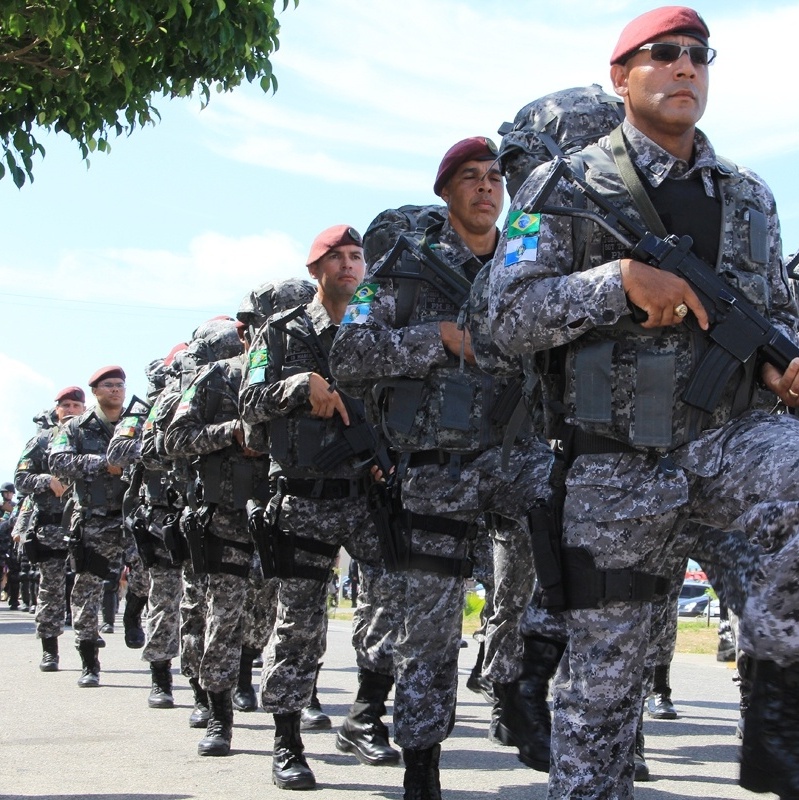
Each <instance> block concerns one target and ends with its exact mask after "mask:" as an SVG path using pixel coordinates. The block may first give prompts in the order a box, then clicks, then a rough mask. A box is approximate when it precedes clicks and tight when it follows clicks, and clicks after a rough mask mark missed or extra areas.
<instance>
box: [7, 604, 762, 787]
mask: <svg viewBox="0 0 799 800" xmlns="http://www.w3.org/2000/svg"><path fill="white" fill-rule="evenodd" d="M120 621H121V620H120ZM117 630H118V631H120V632H118V633H115V634H109V635H107V636H106V637H105V638H106V640H107V647H106V648H105V649H104V650H101V651H100V653H101V656H100V660H101V662H102V667H103V669H102V674H101V683H102V685H101V687H100V688H98V689H80V688H78V686H77V685H76V681H77V678H78V677H79V675H80V660H79V658H78V654H77V652H76V651H75V650H74V649H73V647H72V643H73V636H72V632H71V630H70V629H67V631H66V633H65V635H64V636H63V637H62V638H61V640H60V642H61V670H60V671H59V672H57V673H42V672H40V671H39V669H38V662H39V659H40V656H41V651H40V646H39V642H38V641H37V640H36V638H35V632H34V625H33V618H32V616H31V615H30V614H23V613H21V612H19V611H10V610H9V609H8V608H7V606H6V604H5V603H3V604H2V607H0V676H1V677H2V680H0V723H1V724H0V798H9V799H12V798H13V800H21V799H22V798H26V799H27V798H50V800H67V798H92V799H94V798H104V799H105V798H107V799H108V800H184V798H185V800H189V798H191V799H194V798H197V799H198V800H220V798H225V800H269V798H282V800H285V798H286V797H287V796H288V792H286V791H285V790H283V791H281V790H279V789H277V788H276V787H275V786H274V785H273V784H272V781H271V762H272V759H271V746H272V738H273V727H272V719H271V716H269V715H267V714H265V713H263V712H261V711H258V712H253V713H249V714H244V713H240V712H236V721H235V727H234V732H233V750H232V752H231V755H230V756H228V757H226V758H209V757H199V756H198V755H197V750H196V748H197V741H198V740H199V739H200V738H201V736H202V732H201V731H197V730H193V729H191V728H189V726H188V717H189V713H190V710H191V707H192V695H191V689H190V688H189V686H188V682H187V681H186V679H185V678H184V677H183V676H181V675H178V674H175V676H174V680H175V701H176V707H175V708H174V709H168V710H154V709H150V708H148V707H147V695H148V692H149V673H148V671H147V666H146V664H144V662H142V661H141V660H140V658H139V653H138V652H137V651H133V650H128V649H127V648H126V647H125V644H124V641H123V638H122V634H121V626H117ZM476 654H477V646H476V643H474V642H470V644H469V646H468V647H466V648H464V649H462V650H461V656H460V691H459V697H458V700H459V702H458V715H457V723H456V725H455V729H454V731H453V733H452V735H451V736H450V738H449V739H448V740H447V741H446V742H445V743H444V745H443V747H442V757H441V783H442V787H443V790H442V795H443V798H444V800H485V799H486V798H497V797H501V798H503V800H544V798H545V797H546V776H545V775H542V774H541V773H537V772H533V771H532V770H530V769H528V768H526V767H525V766H524V765H522V764H521V763H520V762H519V761H518V759H517V758H516V756H515V754H514V751H513V750H511V749H508V748H503V747H501V746H497V745H493V744H491V743H490V742H489V741H488V739H487V737H486V732H487V728H488V719H489V706H488V704H487V703H486V702H485V701H484V700H483V699H482V697H480V696H479V695H476V694H473V693H472V692H470V691H469V690H468V689H467V688H466V679H467V677H468V675H469V672H470V670H471V667H472V665H473V664H474V660H475V657H476ZM173 673H177V670H173ZM732 674H733V673H732V669H731V668H730V666H729V665H726V664H719V663H717V662H716V660H715V658H714V657H713V656H708V655H701V656H700V655H682V654H678V655H677V656H676V657H675V660H674V663H673V665H672V687H673V697H674V701H675V704H676V706H677V709H678V711H679V718H678V719H676V720H673V721H655V720H647V721H646V722H645V733H646V737H647V758H648V763H649V766H650V769H651V772H652V778H651V781H650V782H648V783H639V784H636V798H638V799H639V800H672V799H673V800H677V798H680V799H682V798H694V797H703V798H713V799H714V800H735V799H736V798H745V797H754V795H752V794H751V793H749V792H747V791H744V790H743V789H741V788H740V787H739V786H738V783H737V779H738V765H737V755H738V747H739V743H738V740H737V739H736V738H735V733H734V732H735V722H736V719H737V716H738V697H737V688H736V686H735V685H734V684H733V683H732V680H731V678H732ZM255 677H256V680H257V677H258V671H257V670H256V673H255ZM355 686H356V669H355V665H354V654H353V651H352V647H351V644H350V623H349V621H347V620H345V619H332V620H331V622H330V632H329V636H328V652H327V654H326V657H325V663H324V667H323V669H322V672H321V676H320V691H319V695H320V700H321V702H322V706H323V708H324V709H325V711H326V712H327V713H328V714H329V715H330V716H331V718H332V720H333V729H332V730H330V731H321V732H316V733H306V734H305V735H304V741H305V746H306V754H307V756H308V759H309V763H310V764H311V766H312V768H313V770H314V772H315V774H316V779H317V788H316V792H315V796H317V797H319V798H324V800H327V799H328V798H330V799H331V800H339V799H340V800H356V798H359V797H364V798H366V797H378V798H401V797H402V775H403V771H402V768H401V767H367V766H363V765H361V764H359V763H358V762H356V761H355V759H354V758H353V757H352V756H350V755H346V754H344V753H339V752H338V751H337V750H336V749H335V744H334V741H335V730H336V727H337V725H339V724H340V723H341V721H342V719H343V717H344V716H345V715H346V713H347V710H348V708H349V704H350V703H351V701H352V698H353V692H354V689H355ZM389 710H390V709H389ZM304 796H311V793H305V795H304ZM760 796H761V797H764V798H766V800H770V798H773V797H774V795H760Z"/></svg>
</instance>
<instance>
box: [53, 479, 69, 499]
mask: <svg viewBox="0 0 799 800" xmlns="http://www.w3.org/2000/svg"><path fill="white" fill-rule="evenodd" d="M66 490H67V487H66V486H64V484H63V483H61V481H60V480H58V478H56V477H52V478H50V491H51V492H52V493H53V494H54V495H55V496H56V497H61V495H62V494H64V492H65V491H66Z"/></svg>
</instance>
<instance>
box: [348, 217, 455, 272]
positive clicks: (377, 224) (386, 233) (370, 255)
mask: <svg viewBox="0 0 799 800" xmlns="http://www.w3.org/2000/svg"><path fill="white" fill-rule="evenodd" d="M446 218H447V207H446V206H441V205H430V206H414V205H407V206H400V207H399V208H387V209H386V210H385V211H381V212H380V213H379V214H378V215H377V216H376V217H375V218H374V219H373V220H372V221H371V222H370V223H369V227H368V228H367V229H366V233H365V234H364V235H363V256H364V259H365V260H366V264H367V265H368V266H369V267H373V266H374V265H375V264H376V263H377V262H378V261H380V259H381V258H383V256H384V255H386V253H388V252H389V250H391V248H392V247H393V246H394V245H395V244H396V241H397V239H399V237H400V234H403V233H412V234H413V233H416V234H418V235H419V236H421V235H422V234H423V233H424V232H425V231H426V230H427V228H429V227H430V226H431V225H435V224H439V223H443V222H444V220H446Z"/></svg>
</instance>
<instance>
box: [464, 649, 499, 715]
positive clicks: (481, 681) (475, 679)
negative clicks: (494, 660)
mask: <svg viewBox="0 0 799 800" xmlns="http://www.w3.org/2000/svg"><path fill="white" fill-rule="evenodd" d="M485 653H486V645H485V642H480V647H479V648H478V649H477V661H475V663H474V666H473V667H472V673H471V675H469V679H468V680H467V681H466V688H467V689H469V691H471V692H474V693H475V694H481V695H483V697H485V699H486V700H488V702H489V703H493V702H494V699H495V698H494V687H493V686H492V685H491V681H489V680H488V678H484V677H483V660H484V659H485Z"/></svg>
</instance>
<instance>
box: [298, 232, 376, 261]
mask: <svg viewBox="0 0 799 800" xmlns="http://www.w3.org/2000/svg"><path fill="white" fill-rule="evenodd" d="M344 244H354V245H356V246H357V247H363V239H362V238H361V234H360V233H358V231H356V230H355V228H353V227H351V226H350V225H334V226H333V227H332V228H328V229H327V230H324V231H322V232H321V233H320V234H319V235H318V236H317V237H316V238H315V239H314V240H313V244H312V245H311V252H310V253H308V260H307V261H306V262H305V266H306V267H310V266H311V264H313V263H314V261H319V259H320V258H321V257H322V256H324V255H327V254H328V253H329V252H330V251H331V250H332V249H333V248H334V247H341V246H342V245H344Z"/></svg>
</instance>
